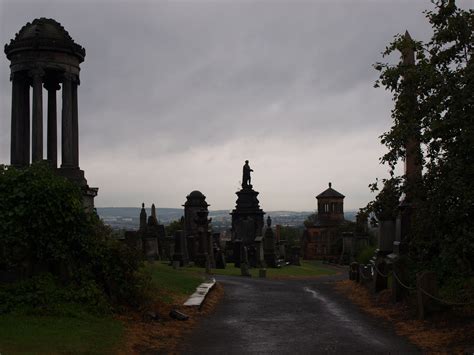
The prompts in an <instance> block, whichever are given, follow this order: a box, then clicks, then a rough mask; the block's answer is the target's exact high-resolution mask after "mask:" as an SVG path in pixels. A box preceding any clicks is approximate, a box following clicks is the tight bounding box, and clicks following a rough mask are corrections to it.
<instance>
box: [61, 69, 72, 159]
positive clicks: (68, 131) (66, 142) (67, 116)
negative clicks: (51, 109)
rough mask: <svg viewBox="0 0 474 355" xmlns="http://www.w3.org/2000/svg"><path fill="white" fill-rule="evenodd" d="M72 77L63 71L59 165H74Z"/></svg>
mask: <svg viewBox="0 0 474 355" xmlns="http://www.w3.org/2000/svg"><path fill="white" fill-rule="evenodd" d="M72 79H73V76H72V75H71V74H69V73H65V74H64V76H63V88H62V89H63V90H62V91H63V109H62V124H61V132H62V137H61V157H62V162H61V167H62V168H72V167H74V154H73V136H74V134H73V118H72V116H73V110H72Z"/></svg>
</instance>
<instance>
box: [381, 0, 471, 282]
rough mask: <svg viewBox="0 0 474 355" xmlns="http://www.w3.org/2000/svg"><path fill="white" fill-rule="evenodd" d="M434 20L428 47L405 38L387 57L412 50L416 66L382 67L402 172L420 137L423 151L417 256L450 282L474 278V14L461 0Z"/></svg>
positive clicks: (394, 151)
mask: <svg viewBox="0 0 474 355" xmlns="http://www.w3.org/2000/svg"><path fill="white" fill-rule="evenodd" d="M434 6H435V8H434V10H432V11H427V12H426V17H427V19H428V21H429V23H430V24H431V26H432V30H433V34H432V36H431V39H430V40H429V41H428V42H427V43H423V42H420V41H414V40H411V39H409V38H408V36H406V35H398V36H396V37H395V40H394V41H393V42H392V43H391V44H390V45H389V46H388V47H387V48H386V50H385V52H384V55H389V54H391V53H393V52H395V51H401V52H402V53H403V52H404V51H406V49H407V46H411V48H413V49H414V51H415V54H416V63H415V65H407V64H406V63H403V62H401V63H399V64H397V65H390V64H388V63H377V64H376V65H375V68H376V69H377V70H378V71H380V79H379V80H378V81H377V82H376V86H383V87H385V89H386V90H389V91H391V92H392V93H393V99H394V101H395V107H394V108H393V110H392V119H393V125H392V127H391V128H390V130H389V131H388V132H386V133H384V134H383V135H382V136H381V141H382V144H384V145H386V146H387V148H388V152H387V153H386V154H385V155H384V156H383V157H382V158H381V161H382V162H383V163H388V164H389V166H390V167H391V174H392V176H393V175H394V167H395V165H396V164H397V163H398V162H399V160H400V159H404V157H405V153H406V141H407V139H408V138H409V137H412V136H414V135H415V136H416V139H418V140H419V141H420V143H421V145H422V151H423V155H422V156H421V157H420V158H421V161H420V164H422V166H423V178H422V181H421V182H420V183H419V184H418V185H417V186H415V187H414V186H409V184H407V180H406V177H403V178H404V182H405V183H404V186H403V187H402V190H403V191H404V192H407V191H410V189H413V188H415V189H416V195H417V197H418V201H417V202H416V210H415V211H416V213H415V218H414V223H413V233H412V236H411V245H410V251H411V257H412V259H413V260H415V261H416V263H417V264H418V265H419V266H420V267H430V268H432V269H435V270H436V271H438V272H439V273H440V276H441V279H444V278H445V277H448V278H450V277H454V276H455V277H458V276H459V277H466V276H469V275H470V276H472V274H473V270H474V94H473V93H474V61H473V52H474V10H472V9H467V10H464V9H461V8H459V7H457V5H456V4H455V1H454V0H442V1H435V2H434Z"/></svg>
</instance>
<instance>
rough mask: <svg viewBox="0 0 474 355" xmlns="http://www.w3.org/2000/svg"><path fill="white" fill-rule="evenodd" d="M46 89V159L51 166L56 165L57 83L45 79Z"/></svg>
mask: <svg viewBox="0 0 474 355" xmlns="http://www.w3.org/2000/svg"><path fill="white" fill-rule="evenodd" d="M44 87H45V88H46V90H48V142H47V153H48V161H49V163H50V164H51V166H52V167H54V168H57V166H58V128H57V127H58V123H57V111H58V109H57V106H56V90H59V89H60V87H59V84H58V83H57V82H55V81H47V82H46V83H45V85H44Z"/></svg>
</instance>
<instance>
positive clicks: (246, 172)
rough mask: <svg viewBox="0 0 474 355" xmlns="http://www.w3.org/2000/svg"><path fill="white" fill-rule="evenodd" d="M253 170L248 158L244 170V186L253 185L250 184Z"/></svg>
mask: <svg viewBox="0 0 474 355" xmlns="http://www.w3.org/2000/svg"><path fill="white" fill-rule="evenodd" d="M252 171H253V170H252V169H250V165H249V161H248V160H246V161H245V165H244V167H243V172H242V188H246V187H252V185H251V184H250V172H252Z"/></svg>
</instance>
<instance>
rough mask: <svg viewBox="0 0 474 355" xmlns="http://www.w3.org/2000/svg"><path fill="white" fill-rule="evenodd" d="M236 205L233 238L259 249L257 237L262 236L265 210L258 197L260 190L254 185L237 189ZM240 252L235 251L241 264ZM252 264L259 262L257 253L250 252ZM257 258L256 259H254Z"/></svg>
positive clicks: (249, 246)
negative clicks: (254, 187)
mask: <svg viewBox="0 0 474 355" xmlns="http://www.w3.org/2000/svg"><path fill="white" fill-rule="evenodd" d="M236 194H237V201H236V207H235V209H234V210H233V211H232V213H231V215H232V232H233V240H234V242H235V241H240V243H236V245H239V244H240V247H241V248H242V247H247V248H248V250H250V251H253V250H257V245H256V240H258V239H256V238H257V237H262V235H263V234H262V229H263V224H264V222H263V216H264V214H265V212H263V210H262V209H261V208H260V205H259V201H258V199H257V196H258V192H257V191H255V190H253V189H252V185H247V186H244V187H243V188H242V190H240V191H237V192H236ZM240 254H241V253H240V252H237V253H236V252H235V251H234V256H235V257H236V260H235V262H236V265H239V264H240V260H237V257H239V259H240ZM249 254H250V255H249V263H250V265H257V264H259V262H258V260H256V259H257V257H258V256H257V253H249ZM252 259H255V260H252Z"/></svg>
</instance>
